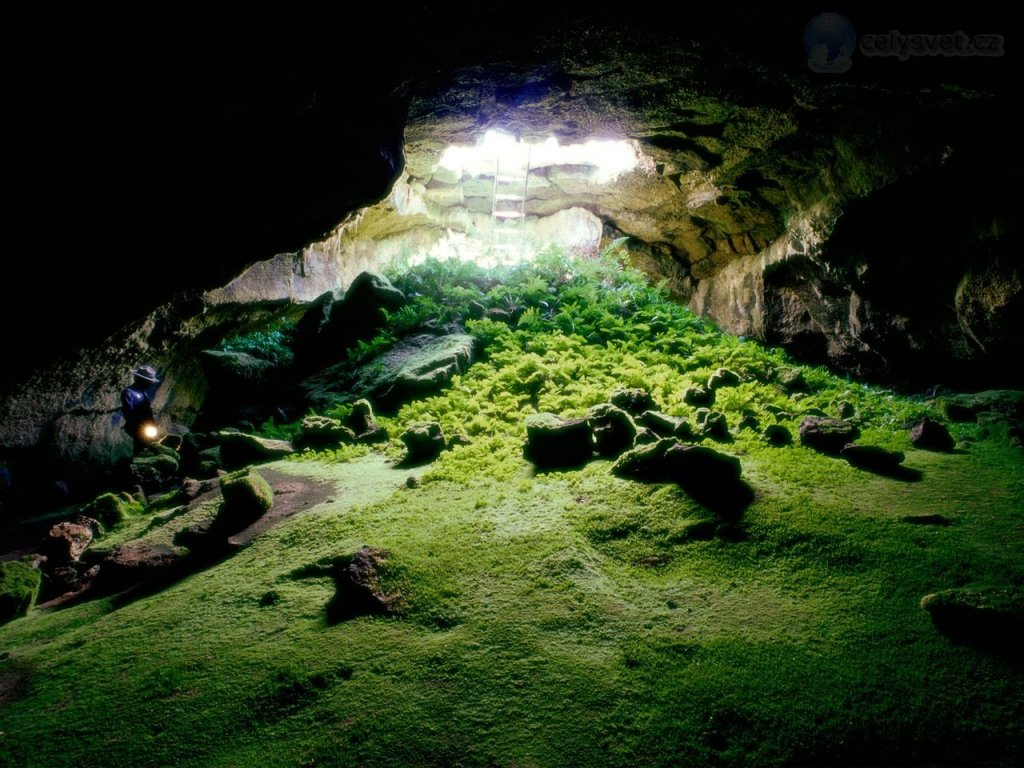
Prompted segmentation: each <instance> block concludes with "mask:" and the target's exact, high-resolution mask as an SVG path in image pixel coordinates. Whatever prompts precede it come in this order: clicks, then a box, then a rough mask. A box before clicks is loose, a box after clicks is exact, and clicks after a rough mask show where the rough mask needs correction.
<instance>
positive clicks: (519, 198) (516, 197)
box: [494, 194, 526, 200]
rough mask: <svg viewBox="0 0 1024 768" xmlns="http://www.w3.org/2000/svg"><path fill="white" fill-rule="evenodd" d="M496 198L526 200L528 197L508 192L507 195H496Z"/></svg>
mask: <svg viewBox="0 0 1024 768" xmlns="http://www.w3.org/2000/svg"><path fill="white" fill-rule="evenodd" d="M494 199H495V200H525V199H526V198H525V197H523V196H522V195H514V194H507V195H505V194H502V195H495V196H494Z"/></svg>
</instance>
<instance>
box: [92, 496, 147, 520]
mask: <svg viewBox="0 0 1024 768" xmlns="http://www.w3.org/2000/svg"><path fill="white" fill-rule="evenodd" d="M142 509H143V505H142V504H141V503H139V502H138V501H136V500H135V497H133V496H132V495H131V494H130V493H128V492H126V491H122V492H120V493H104V494H101V495H99V496H97V497H96V498H95V499H93V500H92V501H90V502H89V503H88V504H86V505H85V506H84V507H82V510H81V511H82V514H83V515H84V516H86V517H91V518H93V519H95V520H99V521H100V522H101V523H102V524H103V525H104V526H105V527H107V528H113V527H114V526H116V525H117V524H118V523H121V522H124V520H126V519H127V518H128V517H130V516H131V515H134V514H138V513H139V512H141V511H142Z"/></svg>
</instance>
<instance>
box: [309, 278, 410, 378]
mask: <svg viewBox="0 0 1024 768" xmlns="http://www.w3.org/2000/svg"><path fill="white" fill-rule="evenodd" d="M404 304H405V295H404V294H403V293H402V292H401V291H400V290H398V289H397V288H395V286H393V285H392V284H391V281H390V280H388V279H387V278H386V277H384V275H381V274H378V273H376V272H362V273H361V274H359V275H358V276H357V277H356V279H355V280H353V281H352V283H351V285H349V287H348V289H347V290H346V291H345V298H344V299H342V300H341V301H335V302H332V303H331V305H330V316H329V317H328V318H327V319H326V321H325V322H324V323H323V324H322V325H321V326H320V333H319V341H318V344H317V346H318V348H319V352H320V353H321V354H323V355H326V356H327V357H328V358H331V357H333V358H334V359H338V358H340V357H342V355H343V353H344V352H345V350H347V349H349V348H351V347H353V346H355V344H356V342H357V341H360V340H363V339H370V338H373V336H375V335H376V333H377V332H378V331H379V330H380V329H381V328H383V327H384V325H385V323H386V318H385V315H384V311H383V310H386V311H388V312H394V311H395V310H396V309H399V308H400V307H402V306H403V305H404Z"/></svg>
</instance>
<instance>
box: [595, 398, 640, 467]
mask: <svg viewBox="0 0 1024 768" xmlns="http://www.w3.org/2000/svg"><path fill="white" fill-rule="evenodd" d="M587 425H588V426H589V427H590V430H591V432H592V433H593V435H594V449H595V450H596V451H597V453H598V455H599V456H603V457H605V458H610V457H613V456H618V455H619V454H620V453H622V452H623V451H625V450H627V449H629V448H632V447H633V442H634V440H636V424H635V423H634V422H633V419H632V418H631V417H630V415H629V414H628V413H627V412H626V411H625V410H623V409H622V408H618V407H616V406H614V405H612V404H611V403H602V404H600V405H595V406H593V407H592V408H590V409H589V410H588V411H587Z"/></svg>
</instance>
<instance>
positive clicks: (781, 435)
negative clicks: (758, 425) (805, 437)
mask: <svg viewBox="0 0 1024 768" xmlns="http://www.w3.org/2000/svg"><path fill="white" fill-rule="evenodd" d="M764 439H765V441H766V442H767V443H768V445H774V446H776V447H781V446H784V445H791V444H792V443H793V434H792V433H791V432H790V431H789V430H788V429H786V428H785V427H784V426H782V425H781V424H769V425H768V426H767V427H765V430H764Z"/></svg>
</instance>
